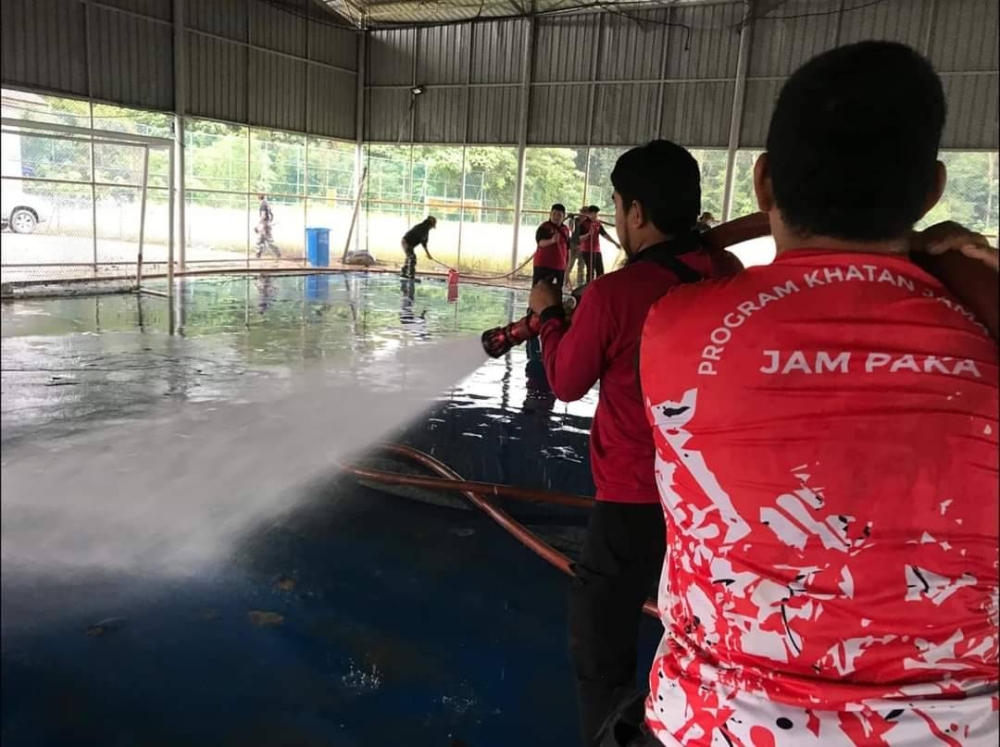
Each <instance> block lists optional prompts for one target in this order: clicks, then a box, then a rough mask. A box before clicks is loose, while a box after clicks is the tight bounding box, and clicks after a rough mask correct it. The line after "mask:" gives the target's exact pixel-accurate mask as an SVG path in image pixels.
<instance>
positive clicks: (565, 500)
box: [341, 444, 659, 618]
mask: <svg viewBox="0 0 1000 747" xmlns="http://www.w3.org/2000/svg"><path fill="white" fill-rule="evenodd" d="M380 448H381V449H382V450H383V451H387V452H389V453H390V454H395V455H396V456H400V457H403V458H405V459H408V460H410V461H411V462H415V463H416V464H419V465H420V466H422V467H424V468H425V469H428V470H430V471H431V472H434V473H436V474H437V475H439V476H440V479H438V478H433V477H423V476H420V475H406V474H402V473H399V472H382V471H379V470H372V469H367V468H364V467H359V466H357V465H353V464H344V465H341V466H342V469H343V470H344V471H345V472H347V473H348V474H351V475H354V476H355V477H358V478H361V479H364V480H369V481H371V482H380V483H383V484H385V485H407V486H411V487H420V488H433V489H440V490H454V491H457V492H460V493H461V494H462V495H463V496H464V497H465V498H466V499H467V500H468V501H469V502H470V503H471V504H472V505H474V506H475V507H476V508H478V509H479V510H481V511H482V512H483V513H485V514H486V515H487V516H489V517H490V518H491V519H493V521H495V522H496V523H497V524H498V525H500V527H501V528H502V529H504V530H505V531H506V532H508V533H509V534H510V535H511V536H512V537H514V539H516V540H517V541H518V542H520V543H521V544H522V545H524V546H525V547H527V548H528V549H529V550H531V551H532V552H534V553H535V554H536V555H538V556H539V557H540V558H541V559H542V560H544V561H545V562H547V563H548V564H549V565H552V566H554V567H555V568H557V569H559V570H560V571H562V572H563V573H565V574H566V575H567V576H575V575H576V572H575V571H574V570H573V563H572V561H571V560H570V559H569V558H567V557H566V556H565V555H563V554H562V553H561V552H559V551H558V550H556V549H555V548H554V547H552V545H550V544H549V543H548V542H546V541H545V540H543V539H542V538H541V537H539V536H538V535H537V534H535V533H534V532H532V531H531V530H530V529H528V528H527V527H525V526H524V525H523V524H521V523H520V522H518V521H517V520H516V519H514V518H513V517H512V516H511V515H510V514H508V513H507V512H506V511H504V510H503V509H502V508H500V507H499V506H497V505H496V504H494V503H493V502H492V501H491V500H490V498H489V497H488V494H490V495H493V496H504V497H507V498H512V499H514V500H522V501H532V502H536V503H550V504H554V505H558V506H574V507H578V508H588V507H589V506H590V505H591V504H593V500H592V499H590V498H584V497H583V496H579V495H568V494H566V493H559V492H556V491H552V490H532V489H529V488H516V487H514V486H512V485H501V484H497V483H485V482H470V481H468V480H465V479H463V478H462V476H461V475H460V474H458V473H457V472H455V471H454V470H453V469H451V467H449V466H448V465H446V464H444V463H443V462H441V461H439V460H437V459H435V458H434V457H432V456H431V455H430V454H426V453H424V452H423V451H420V450H419V449H414V448H412V447H410V446H404V445H402V444H386V445H384V446H382V447H380ZM643 611H644V612H645V613H646V614H647V615H650V616H651V617H655V618H659V613H658V612H657V609H656V603H655V602H653V601H652V600H646V603H645V604H644V605H643Z"/></svg>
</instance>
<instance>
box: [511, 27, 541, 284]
mask: <svg viewBox="0 0 1000 747" xmlns="http://www.w3.org/2000/svg"><path fill="white" fill-rule="evenodd" d="M523 24H524V30H523V36H524V39H523V40H522V45H521V49H522V50H523V55H524V56H523V58H522V60H521V100H520V102H519V106H518V117H519V119H518V127H519V128H520V130H519V131H518V133H517V186H516V188H515V193H516V194H515V200H516V201H515V203H514V245H513V246H512V247H511V253H510V269H511V271H513V270H514V268H516V267H517V240H518V237H519V235H520V232H521V204H522V203H523V202H524V166H525V154H526V152H527V147H528V116H529V114H530V113H531V108H530V106H529V103H530V102H529V99H530V97H531V64H532V60H533V59H534V44H535V18H534V16H532V17H530V18H528V19H526V20H525V21H523Z"/></svg>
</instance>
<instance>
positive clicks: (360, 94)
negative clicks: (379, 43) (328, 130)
mask: <svg viewBox="0 0 1000 747" xmlns="http://www.w3.org/2000/svg"><path fill="white" fill-rule="evenodd" d="M367 70H368V32H367V31H363V32H361V36H360V38H359V39H358V78H357V103H356V104H355V112H354V141H355V146H354V198H355V200H360V198H361V189H362V187H363V186H364V182H363V180H362V178H361V174H362V172H363V169H364V157H365V155H364V144H365V83H366V81H367V77H368V72H367ZM367 218H368V215H367V211H366V213H365V219H366V220H367ZM367 235H368V232H367V231H365V236H366V248H367ZM360 250H361V229H358V230H357V231H356V232H355V234H354V251H356V252H357V251H360Z"/></svg>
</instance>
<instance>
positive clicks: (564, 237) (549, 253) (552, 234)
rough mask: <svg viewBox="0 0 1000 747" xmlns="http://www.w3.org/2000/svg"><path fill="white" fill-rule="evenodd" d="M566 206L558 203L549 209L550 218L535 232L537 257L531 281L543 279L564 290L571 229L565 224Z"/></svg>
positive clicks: (535, 281) (536, 281) (534, 282)
mask: <svg viewBox="0 0 1000 747" xmlns="http://www.w3.org/2000/svg"><path fill="white" fill-rule="evenodd" d="M565 221H566V207H565V206H564V205H562V204H561V203H558V202H557V203H556V204H555V205H553V206H552V209H551V210H550V211H549V219H548V220H547V221H545V222H544V223H542V225H540V226H539V227H538V230H537V231H536V232H535V244H536V249H535V258H534V261H533V265H532V266H533V272H532V278H531V282H532V284H536V283H538V282H539V281H541V280H545V281H547V282H548V283H549V284H550V285H552V286H553V287H555V288H557V289H558V290H560V291H561V290H562V286H563V282H564V281H565V279H566V263H567V262H568V261H569V238H570V237H569V229H568V228H567V227H566V226H565V225H564V223H565Z"/></svg>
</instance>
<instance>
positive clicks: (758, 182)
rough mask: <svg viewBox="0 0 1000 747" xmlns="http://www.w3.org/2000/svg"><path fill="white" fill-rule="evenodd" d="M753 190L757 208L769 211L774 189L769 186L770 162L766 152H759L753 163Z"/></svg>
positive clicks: (772, 203)
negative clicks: (755, 161)
mask: <svg viewBox="0 0 1000 747" xmlns="http://www.w3.org/2000/svg"><path fill="white" fill-rule="evenodd" d="M753 191H754V194H755V195H757V209H758V210H760V211H761V212H762V213H770V212H771V211H772V210H773V209H774V189H773V187H772V186H771V162H770V160H769V159H768V155H767V153H766V152H764V153H761V154H760V156H759V157H758V158H757V163H755V164H754V165H753Z"/></svg>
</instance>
